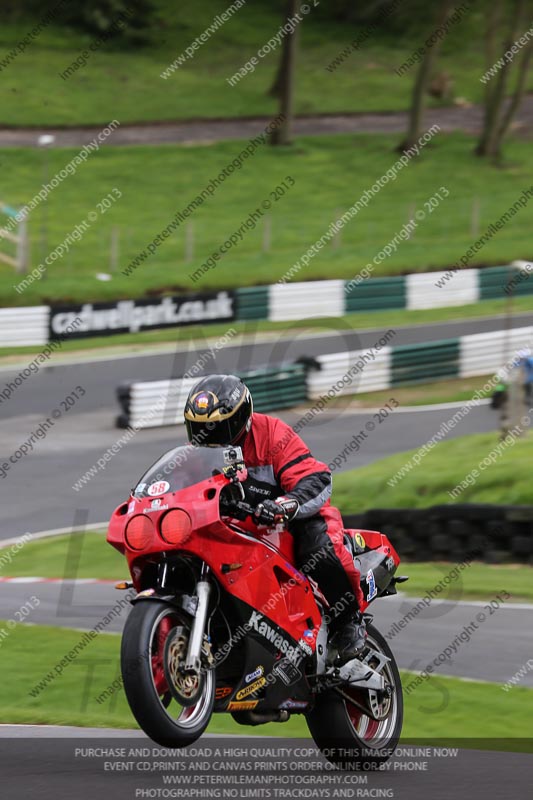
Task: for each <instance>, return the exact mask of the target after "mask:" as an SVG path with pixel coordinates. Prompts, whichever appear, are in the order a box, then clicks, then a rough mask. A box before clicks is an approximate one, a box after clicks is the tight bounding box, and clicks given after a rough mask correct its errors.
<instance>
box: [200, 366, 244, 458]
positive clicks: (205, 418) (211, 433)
mask: <svg viewBox="0 0 533 800" xmlns="http://www.w3.org/2000/svg"><path fill="white" fill-rule="evenodd" d="M252 413H253V401H252V395H251V394H250V391H249V389H248V387H247V386H245V384H244V383H243V382H242V381H241V379H240V378H237V376H236V375H208V376H206V377H205V378H202V379H201V380H200V381H198V383H197V384H196V385H195V386H193V388H192V389H191V391H190V392H189V396H188V398H187V402H186V403H185V411H184V416H185V425H186V427H187V435H188V437H189V442H191V444H195V445H198V446H203V447H216V446H218V445H230V444H237V443H238V441H239V440H240V438H241V437H242V436H243V435H244V434H245V433H247V432H248V431H249V430H250V427H251V424H252Z"/></svg>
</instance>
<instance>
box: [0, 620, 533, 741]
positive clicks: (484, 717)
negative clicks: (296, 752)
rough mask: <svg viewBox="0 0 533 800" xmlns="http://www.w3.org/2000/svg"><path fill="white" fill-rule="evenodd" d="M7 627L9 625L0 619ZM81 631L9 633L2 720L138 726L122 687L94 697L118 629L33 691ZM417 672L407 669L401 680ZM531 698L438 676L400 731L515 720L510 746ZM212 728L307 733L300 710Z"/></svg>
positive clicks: (527, 723) (440, 733) (485, 726)
mask: <svg viewBox="0 0 533 800" xmlns="http://www.w3.org/2000/svg"><path fill="white" fill-rule="evenodd" d="M2 627H4V624H3V623H1V622H0V628H2ZM80 635H81V634H80V632H79V631H72V630H68V629H59V628H54V627H45V626H27V625H22V626H19V627H17V628H15V629H13V630H12V631H11V633H10V635H9V638H8V639H7V640H4V641H3V646H2V667H3V669H2V682H1V684H0V708H1V709H2V713H1V720H2V722H3V723H37V724H45V723H47V724H56V725H80V726H83V727H89V726H97V727H116V728H131V727H136V724H135V721H134V720H133V717H132V715H131V713H130V711H129V708H128V706H127V703H126V700H125V697H124V692H123V691H118V692H116V693H115V694H114V695H113V696H112V699H111V700H109V701H107V702H104V703H101V704H98V703H97V702H96V697H98V695H99V694H100V693H101V692H102V691H104V689H105V688H106V687H107V686H108V685H109V684H110V683H112V681H113V680H114V679H115V678H117V677H118V676H119V674H120V672H119V649H120V637H119V636H117V635H100V636H98V637H97V638H96V639H94V640H93V641H92V642H91V643H90V644H89V645H88V646H87V650H86V652H85V651H84V653H83V654H82V655H80V656H79V657H78V659H77V660H76V661H74V662H73V663H71V664H70V665H68V666H67V667H66V668H65V669H64V670H63V672H62V673H61V675H59V676H58V677H56V678H55V679H54V680H53V681H51V682H49V683H48V684H47V686H46V687H45V688H44V689H43V690H42V691H41V692H40V693H39V694H38V696H37V697H33V696H32V695H31V694H30V690H32V689H33V690H35V687H36V686H37V685H38V684H39V682H40V681H41V680H42V678H43V677H44V675H46V674H47V672H48V671H49V670H50V671H52V672H53V671H54V666H55V664H56V663H57V662H58V661H60V660H61V658H62V657H63V655H64V654H65V653H68V651H69V650H70V649H72V647H73V646H74V645H75V644H76V643H77V642H78V641H79V639H80ZM36 653H38V654H39V656H38V658H36V657H35V654H36ZM412 677H413V676H412V674H408V673H407V674H406V673H404V674H403V680H404V682H405V681H406V680H407V681H409V680H411V679H412ZM532 701H533V690H531V689H524V688H519V687H517V688H513V689H512V690H511V691H509V692H507V693H504V692H502V691H499V690H498V687H497V686H495V685H494V684H487V683H473V682H463V681H461V680H457V679H453V678H441V677H439V676H433V677H432V678H431V680H428V681H425V682H424V683H422V684H421V685H420V686H419V687H418V688H417V689H416V690H415V691H413V692H412V693H410V694H409V695H408V696H406V697H405V724H404V732H403V737H404V739H416V741H417V742H419V743H420V740H422V739H424V738H439V739H443V738H446V737H449V738H450V739H454V740H457V739H459V738H460V739H461V746H468V743H467V741H465V740H468V739H469V738H476V742H475V744H474V745H473V746H475V747H476V748H479V747H482V746H483V744H482V742H481V743H480V741H479V740H480V739H487V740H488V739H490V737H493V738H494V739H501V738H502V733H501V720H502V719H503V718H508V719H512V720H513V725H512V737H511V736H509V741H508V749H509V750H512V749H513V739H514V738H516V739H517V740H518V739H520V737H521V738H522V739H527V738H528V737H529V736H530V733H531V720H530V712H529V709H530V707H531V702H532ZM438 709H440V710H438ZM209 730H210V731H211V732H212V733H233V734H239V733H240V734H241V735H243V734H244V735H254V734H255V735H267V736H268V735H274V736H308V731H307V726H306V724H305V720H304V719H303V718H302V717H299V716H295V717H293V718H292V719H291V720H290V721H289V722H288V723H286V724H284V725H275V724H270V725H266V726H260V727H257V728H242V727H240V726H239V725H237V724H236V723H235V722H234V721H233V719H232V718H231V717H230V716H229V715H215V717H214V718H213V721H212V722H211V725H210V727H209ZM517 744H518V743H517ZM487 747H490V744H489V743H487Z"/></svg>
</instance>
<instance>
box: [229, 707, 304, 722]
mask: <svg viewBox="0 0 533 800" xmlns="http://www.w3.org/2000/svg"><path fill="white" fill-rule="evenodd" d="M238 713H239V719H238V720H237V722H239V723H240V724H241V725H264V723H265V722H288V720H289V719H290V716H291V715H290V714H289V712H288V711H286V710H285V709H281V710H279V711H264V712H260V711H239V712H238Z"/></svg>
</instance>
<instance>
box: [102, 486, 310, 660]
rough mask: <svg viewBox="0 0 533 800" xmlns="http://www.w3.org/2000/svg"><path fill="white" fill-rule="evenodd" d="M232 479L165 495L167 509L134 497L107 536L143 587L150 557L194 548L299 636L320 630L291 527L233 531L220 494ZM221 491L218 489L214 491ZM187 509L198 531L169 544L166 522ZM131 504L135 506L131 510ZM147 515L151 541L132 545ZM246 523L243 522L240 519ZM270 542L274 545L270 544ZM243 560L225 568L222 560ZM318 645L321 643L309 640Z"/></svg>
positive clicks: (238, 593) (233, 588) (225, 582)
mask: <svg viewBox="0 0 533 800" xmlns="http://www.w3.org/2000/svg"><path fill="white" fill-rule="evenodd" d="M227 483H228V481H227V479H226V478H225V477H224V476H223V475H217V476H215V477H213V478H209V479H208V480H205V481H203V482H202V483H198V484H196V485H195V486H192V487H189V488H187V489H182V490H180V491H179V492H171V493H168V494H166V495H163V496H162V497H161V498H160V499H161V504H162V506H167V508H164V509H163V510H161V511H152V510H148V509H150V507H151V504H152V503H153V499H152V498H142V499H139V500H133V499H131V500H130V502H129V503H128V504H123V505H121V506H119V507H118V508H117V509H116V510H115V512H114V514H113V516H112V518H111V521H110V524H109V530H108V534H107V541H108V542H109V543H110V544H112V545H114V546H115V547H116V548H117V549H118V550H120V551H121V552H123V553H125V555H126V558H127V560H128V564H129V568H130V573H131V576H132V579H133V583H134V586H135V588H136V589H137V591H139V590H140V588H141V585H140V579H141V575H142V570H143V567H144V565H145V563H146V561H147V560H149V558H150V556H154V555H156V554H157V553H161V552H165V551H166V552H172V551H177V550H179V551H180V552H185V553H191V554H193V555H196V556H198V557H200V558H202V559H203V560H204V561H205V562H206V563H207V564H208V565H209V566H210V567H211V569H212V570H213V572H214V573H215V575H216V577H217V580H218V581H219V583H220V584H221V586H223V587H224V588H225V589H227V590H228V591H229V592H230V593H231V594H232V595H234V596H235V597H238V598H239V599H240V600H242V601H243V602H245V603H247V604H248V605H250V606H251V607H252V608H254V609H257V610H258V611H260V612H261V613H263V614H264V615H265V616H267V617H269V619H271V620H273V621H274V622H275V623H277V624H278V625H279V626H280V627H281V628H284V629H285V630H286V631H287V632H288V633H289V634H290V635H291V636H292V637H293V638H294V639H296V640H298V639H300V638H301V637H302V636H303V633H304V631H305V630H307V629H308V628H309V627H311V626H310V625H309V624H308V622H309V621H310V620H312V622H313V626H312V627H313V628H315V629H318V628H319V627H320V624H321V617H320V612H319V610H318V607H317V605H316V603H315V600H314V598H313V592H312V591H311V588H310V584H309V581H308V579H307V578H306V577H305V576H304V575H302V574H301V573H300V572H298V570H296V569H295V568H294V566H293V562H294V558H293V547H292V536H291V535H290V534H289V533H288V532H287V531H285V530H279V531H276V530H272V529H271V530H267V529H264V530H263V531H261V532H260V531H258V530H257V528H256V535H255V536H254V535H252V534H251V533H247V532H245V531H244V529H243V532H242V533H240V532H237V531H235V530H232V529H231V528H230V527H229V526H228V525H227V524H226V522H225V521H223V520H222V519H221V518H220V514H219V494H220V490H221V488H222V487H223V486H225V485H226V484H227ZM213 489H214V490H215V491H214V493H213V491H212V490H213ZM176 508H179V509H183V510H184V511H186V512H187V513H188V514H189V516H190V518H191V521H192V535H191V536H190V538H189V539H188V540H187V541H186V542H184V543H182V544H180V545H179V546H173V545H169V544H167V543H166V542H165V541H164V540H163V538H162V536H161V522H162V520H163V518H164V516H165V514H168V513H171V510H172V509H176ZM130 509H131V510H130ZM141 515H143V516H145V517H147V518H148V519H149V521H150V524H151V531H152V534H151V537H150V541H149V542H147V543H146V544H145V546H143V549H142V550H140V551H139V550H135V549H133V548H132V547H130V546H129V545H128V540H127V533H126V529H127V526H128V524H129V523H131V521H132V520H135V519H136V518H138V517H140V516H141ZM239 525H240V526H241V527H242V523H239ZM267 543H268V544H267ZM223 564H224V565H228V564H231V565H235V564H240V565H241V566H240V567H239V568H236V569H233V570H232V571H230V572H227V573H226V572H223V570H222V565H223ZM309 645H310V646H311V647H312V649H313V650H314V647H315V643H314V642H309Z"/></svg>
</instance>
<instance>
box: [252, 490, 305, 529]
mask: <svg viewBox="0 0 533 800" xmlns="http://www.w3.org/2000/svg"><path fill="white" fill-rule="evenodd" d="M299 507H300V504H299V503H298V500H295V499H294V498H293V497H276V499H275V500H263V502H262V503H259V505H258V506H257V507H256V509H255V511H254V520H255V522H257V523H263V524H264V525H275V524H276V523H278V522H289V521H290V520H291V519H294V517H295V516H296V514H297V513H298V509H299Z"/></svg>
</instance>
